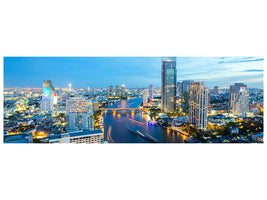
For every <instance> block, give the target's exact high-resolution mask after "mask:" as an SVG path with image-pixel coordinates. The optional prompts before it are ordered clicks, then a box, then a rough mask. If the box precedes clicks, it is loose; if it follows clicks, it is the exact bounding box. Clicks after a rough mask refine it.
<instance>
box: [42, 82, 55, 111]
mask: <svg viewBox="0 0 267 200" xmlns="http://www.w3.org/2000/svg"><path fill="white" fill-rule="evenodd" d="M43 91H44V93H43V97H42V99H41V102H40V106H41V111H42V112H52V111H53V110H54V104H56V100H57V99H56V98H54V95H55V89H54V87H53V85H52V81H51V80H47V81H44V82H43Z"/></svg>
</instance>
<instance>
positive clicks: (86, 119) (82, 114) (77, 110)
mask: <svg viewBox="0 0 267 200" xmlns="http://www.w3.org/2000/svg"><path fill="white" fill-rule="evenodd" d="M66 108H67V111H66V122H67V125H66V129H67V130H81V129H82V130H84V131H88V130H93V129H94V120H93V110H92V101H91V100H88V99H82V98H73V99H69V100H67V102H66Z"/></svg>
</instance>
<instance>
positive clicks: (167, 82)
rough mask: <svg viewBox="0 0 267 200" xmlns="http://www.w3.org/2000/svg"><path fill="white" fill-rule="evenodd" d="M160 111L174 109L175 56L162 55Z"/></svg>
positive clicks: (171, 110)
mask: <svg viewBox="0 0 267 200" xmlns="http://www.w3.org/2000/svg"><path fill="white" fill-rule="evenodd" d="M161 64H162V71H161V72H162V74H161V83H162V87H161V102H162V112H175V111H176V102H175V100H176V57H162V58H161Z"/></svg>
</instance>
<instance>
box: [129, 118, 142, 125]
mask: <svg viewBox="0 0 267 200" xmlns="http://www.w3.org/2000/svg"><path fill="white" fill-rule="evenodd" d="M128 119H129V120H130V121H132V122H135V123H139V124H142V125H146V124H145V123H143V122H139V121H136V120H133V119H130V118H128Z"/></svg>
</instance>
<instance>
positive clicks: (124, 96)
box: [121, 85, 126, 98]
mask: <svg viewBox="0 0 267 200" xmlns="http://www.w3.org/2000/svg"><path fill="white" fill-rule="evenodd" d="M121 97H122V98H126V89H125V85H122V86H121Z"/></svg>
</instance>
